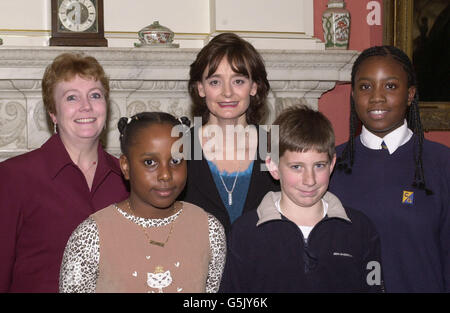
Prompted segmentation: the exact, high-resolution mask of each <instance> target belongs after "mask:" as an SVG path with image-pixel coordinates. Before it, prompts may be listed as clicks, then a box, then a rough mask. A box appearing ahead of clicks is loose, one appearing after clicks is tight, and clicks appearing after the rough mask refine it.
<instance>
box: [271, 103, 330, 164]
mask: <svg viewBox="0 0 450 313" xmlns="http://www.w3.org/2000/svg"><path fill="white" fill-rule="evenodd" d="M273 124H274V125H279V136H278V138H279V143H278V144H279V157H282V156H283V154H284V153H285V152H286V151H294V152H307V151H309V150H314V151H317V152H319V153H322V152H326V153H327V154H328V157H329V160H330V161H331V160H332V159H333V156H334V154H335V152H336V150H335V145H334V131H333V126H332V125H331V123H330V121H329V120H328V119H327V118H326V117H325V115H323V114H322V113H321V112H319V111H316V110H313V109H310V108H309V107H307V106H305V105H301V106H294V107H290V108H287V109H285V110H284V111H283V112H281V114H280V115H279V116H278V117H277V118H276V120H275V121H274V122H273Z"/></svg>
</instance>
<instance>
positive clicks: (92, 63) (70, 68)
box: [42, 53, 109, 114]
mask: <svg viewBox="0 0 450 313" xmlns="http://www.w3.org/2000/svg"><path fill="white" fill-rule="evenodd" d="M76 75H79V76H80V77H82V78H85V79H93V80H95V81H100V83H101V84H102V86H103V89H104V93H105V100H106V103H107V104H109V78H108V77H107V76H106V74H105V71H104V70H103V67H102V66H101V65H100V63H98V61H97V60H96V59H95V58H94V57H91V56H85V55H83V54H76V53H63V54H60V55H58V56H57V57H56V58H55V59H54V60H53V62H52V63H51V64H50V65H49V66H47V68H46V69H45V73H44V77H43V78H42V99H43V101H44V107H45V110H46V111H47V112H48V113H52V114H56V106H55V98H54V95H53V92H54V90H55V87H56V84H57V83H59V82H60V81H69V80H71V79H72V78H74V77H75V76H76Z"/></svg>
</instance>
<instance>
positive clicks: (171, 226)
mask: <svg viewBox="0 0 450 313" xmlns="http://www.w3.org/2000/svg"><path fill="white" fill-rule="evenodd" d="M127 203H128V209H129V210H130V212H133V213H134V209H132V208H131V203H130V199H128V201H127ZM174 224H175V221H172V222H171V224H170V230H169V235H167V238H166V240H165V241H164V242H162V241H156V240H153V239H151V238H150V236H149V235H148V234H147V231H146V229H145V227H144V226H142V225H139V226H140V227H141V228H142V230H143V231H144V235H145V237H147V239H148V243H149V244H150V245H155V246H158V247H161V248H164V246H165V245H166V244H167V242H168V241H169V238H170V235H172V231H173V225H174Z"/></svg>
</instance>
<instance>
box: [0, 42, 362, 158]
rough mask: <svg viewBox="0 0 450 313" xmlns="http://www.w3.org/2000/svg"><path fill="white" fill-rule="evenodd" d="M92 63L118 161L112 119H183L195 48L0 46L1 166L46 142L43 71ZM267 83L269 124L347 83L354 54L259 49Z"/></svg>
mask: <svg viewBox="0 0 450 313" xmlns="http://www.w3.org/2000/svg"><path fill="white" fill-rule="evenodd" d="M68 51H71V52H84V53H85V54H89V55H92V56H94V57H95V58H97V59H98V60H99V62H100V63H101V64H102V65H103V67H104V68H105V71H106V73H107V74H108V76H109V77H110V80H111V104H110V106H111V107H110V113H109V123H108V128H107V134H106V137H105V143H106V148H107V150H108V151H110V152H111V153H113V154H115V155H118V154H119V142H118V137H119V134H118V131H117V129H116V124H117V120H118V119H119V117H121V116H131V115H133V114H135V113H138V112H141V111H166V112H169V113H172V114H174V115H176V116H182V115H187V116H190V117H192V116H191V114H190V107H191V100H190V98H189V94H188V92H187V81H188V77H189V65H190V64H191V63H192V61H193V60H194V59H195V56H196V54H197V52H198V51H199V50H198V49H163V48H70V47H11V46H9V47H8V46H4V47H0V161H2V160H4V159H6V158H9V157H11V156H14V155H18V154H21V153H24V152H27V151H30V150H33V149H35V148H38V147H40V146H41V145H42V143H44V142H45V140H47V138H48V137H49V136H50V135H51V131H52V128H51V127H49V121H48V118H47V115H46V113H45V111H44V109H43V103H42V98H41V78H42V76H43V74H44V70H45V67H46V66H47V65H48V64H49V63H51V62H52V60H53V59H54V58H55V57H56V56H57V55H59V54H60V53H63V52H68ZM261 54H262V56H263V58H264V60H265V63H266V68H267V72H268V76H269V81H270V84H271V87H272V89H271V92H270V94H269V97H268V103H267V105H268V107H269V112H270V113H269V115H268V117H267V120H266V123H267V124H270V123H271V122H272V121H273V120H274V118H275V117H276V115H277V114H278V113H279V112H280V111H281V110H282V109H283V108H285V107H287V106H290V105H294V104H297V103H306V104H308V105H309V106H311V107H313V108H316V109H317V104H318V99H319V97H320V96H321V95H322V94H323V93H324V92H326V91H328V90H330V89H332V88H334V86H335V84H336V82H338V81H340V82H348V81H349V80H350V71H351V67H352V64H353V61H354V59H355V58H356V57H357V54H358V52H357V51H330V50H327V51H315V50H261Z"/></svg>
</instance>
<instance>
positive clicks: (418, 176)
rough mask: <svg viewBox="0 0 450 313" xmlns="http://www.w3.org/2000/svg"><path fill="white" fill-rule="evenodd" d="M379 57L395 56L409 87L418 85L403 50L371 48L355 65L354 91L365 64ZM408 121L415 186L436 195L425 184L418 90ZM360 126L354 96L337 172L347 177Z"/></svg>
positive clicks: (387, 47) (408, 111)
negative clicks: (346, 136) (411, 133)
mask: <svg viewBox="0 0 450 313" xmlns="http://www.w3.org/2000/svg"><path fill="white" fill-rule="evenodd" d="M375 56H384V57H391V58H393V59H394V60H396V61H397V62H398V63H400V64H401V66H402V67H403V69H404V70H405V72H406V74H407V76H408V88H409V87H411V86H417V78H416V74H415V72H414V68H413V65H412V63H411V60H410V59H409V57H408V56H407V55H406V54H405V53H404V52H403V51H402V50H400V49H398V48H396V47H393V46H375V47H370V48H368V49H366V50H364V51H363V52H362V53H361V54H360V55H359V56H358V58H357V59H356V61H355V63H354V64H353V67H352V74H351V85H352V89H353V88H354V87H355V77H356V74H357V72H358V70H359V68H360V66H361V64H362V63H363V62H364V61H365V60H366V59H368V58H370V57H375ZM406 120H407V123H408V128H410V129H411V130H412V131H413V133H414V135H415V136H413V140H414V155H413V158H414V163H415V171H414V181H413V183H412V186H413V187H417V188H419V189H423V190H425V192H426V194H427V195H431V194H433V192H432V191H431V190H429V189H427V188H426V184H425V175H424V170H423V161H422V152H423V141H424V134H423V127H422V122H421V120H420V112H419V94H418V91H417V89H416V93H415V95H414V99H413V100H412V102H411V105H410V106H409V107H408V109H407V111H406ZM358 126H359V119H358V115H357V114H356V108H355V101H354V99H353V96H352V95H351V96H350V136H349V137H350V138H349V140H348V142H347V145H346V146H345V148H344V150H343V152H342V155H341V157H339V158H338V160H337V166H336V167H337V169H338V170H343V171H345V173H347V174H351V172H352V166H353V164H354V161H355V144H354V140H355V135H356V130H357V127H358Z"/></svg>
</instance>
